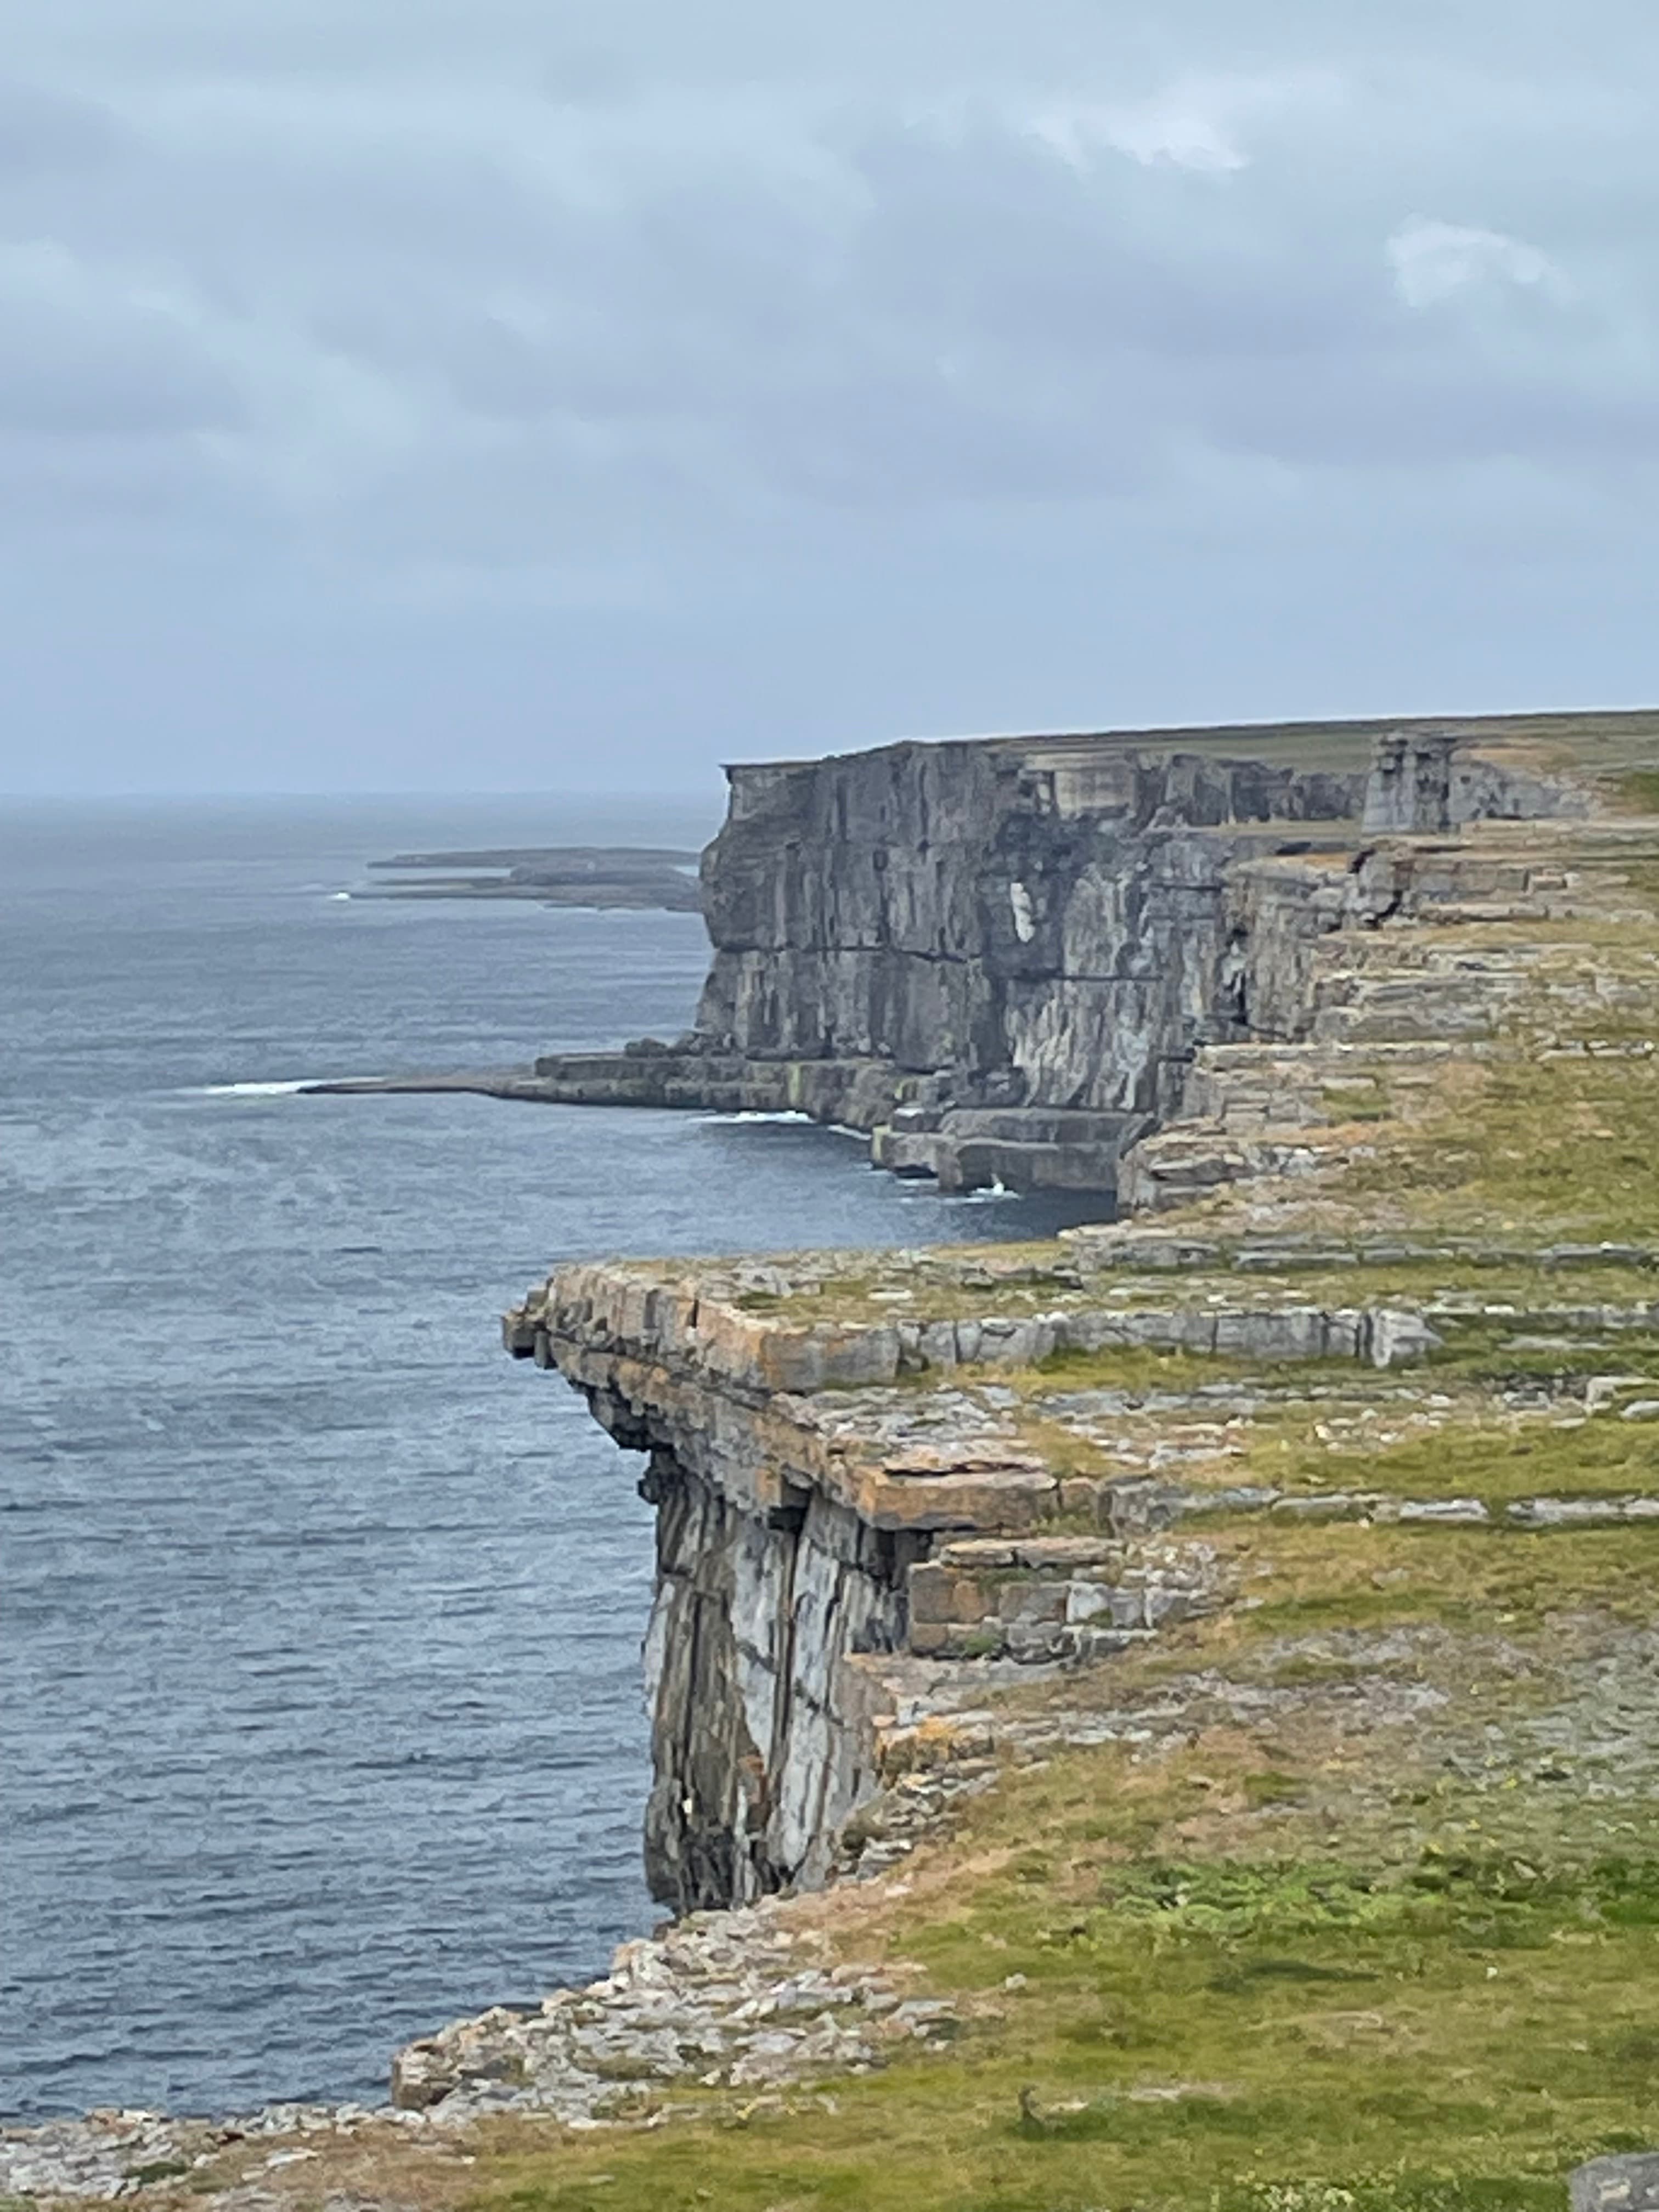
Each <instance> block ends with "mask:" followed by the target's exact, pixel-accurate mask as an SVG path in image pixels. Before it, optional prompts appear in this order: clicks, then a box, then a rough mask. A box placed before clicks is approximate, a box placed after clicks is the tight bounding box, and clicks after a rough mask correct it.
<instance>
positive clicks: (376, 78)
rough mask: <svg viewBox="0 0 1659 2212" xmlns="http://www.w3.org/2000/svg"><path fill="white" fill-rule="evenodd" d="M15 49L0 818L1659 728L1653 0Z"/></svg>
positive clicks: (60, 44)
mask: <svg viewBox="0 0 1659 2212" xmlns="http://www.w3.org/2000/svg"><path fill="white" fill-rule="evenodd" d="M0 13H3V15H4V18H5V36H4V38H3V40H0V54H3V73H0V793H15V794H27V793H69V794H112V793H156V794H162V793H190V792H223V793H255V792H289V793H298V792H304V793H311V792H319V793H322V792H343V793H344V792H365V791H377V792H387V791H410V792H435V793H442V792H462V791H481V792H482V791H495V792H502V793H512V792H519V791H538V792H547V791H559V790H565V789H568V790H573V791H580V792H602V791H603V792H611V793H619V794H627V793H637V794H640V795H641V796H645V795H653V796H662V795H664V794H667V793H675V794H678V793H690V794H701V793H706V792H707V791H708V789H709V788H711V787H715V786H717V784H718V763H720V762H721V761H722V760H726V759H755V758H768V757H786V756H798V755H806V754H812V753H817V752H823V751H825V750H848V749H850V748H853V747H856V746H862V745H866V744H879V743H883V742H885V741H886V740H888V739H890V738H895V737H899V736H938V735H945V734H950V733H953V732H975V731H982V730H992V729H1054V728H1075V727H1108V726H1115V725H1125V724H1132V725H1135V724H1146V723H1179V722H1185V721H1201V720H1242V719H1251V718H1263V719H1267V718H1273V717H1278V716H1285V715H1317V714H1339V713H1352V714H1387V713H1390V712H1395V711H1398V712H1401V713H1430V714H1431V713H1436V712H1447V713H1465V712H1474V711H1478V710H1481V709H1494V710H1496V709H1506V708H1527V707H1545V706H1550V707H1568V706H1575V705H1585V706H1588V705H1616V704H1627V705H1634V704H1651V703H1654V702H1659V674H1656V671H1655V665H1654V664H1655V659H1656V652H1659V625H1656V622H1655V599H1656V580H1659V496H1656V494H1659V131H1656V130H1655V128H1654V113H1655V103H1656V96H1659V11H1656V10H1655V9H1653V7H1652V5H1651V0H1582V4H1580V5H1578V6H1577V7H1575V8H1572V9H1565V8H1563V7H1561V6H1560V5H1559V0H1433V4H1426V0H1021V4H1019V5H1018V6H1010V5H1009V4H1008V0H837V4H836V6H834V7H833V8H820V9H807V8H803V7H798V6H797V7H789V6H780V5H778V3H777V0H605V6H604V7H603V8H599V7H595V6H593V5H592V4H591V0H589V4H586V5H583V6H581V7H577V6H575V5H574V4H570V0H51V5H50V6H49V7H34V8H29V7H27V6H25V5H24V4H23V0H11V4H10V5H9V6H7V5H5V0H0Z"/></svg>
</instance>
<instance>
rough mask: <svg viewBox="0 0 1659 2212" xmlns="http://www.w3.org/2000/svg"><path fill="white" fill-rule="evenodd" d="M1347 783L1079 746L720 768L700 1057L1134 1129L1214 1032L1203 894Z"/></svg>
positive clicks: (1359, 788)
mask: <svg viewBox="0 0 1659 2212" xmlns="http://www.w3.org/2000/svg"><path fill="white" fill-rule="evenodd" d="M1362 796H1363V781H1362V780H1361V779H1358V778H1356V777H1351V776H1341V775H1299V774H1297V773H1296V772H1295V771H1293V770H1291V769H1273V768H1268V767H1266V766H1264V765H1263V764H1262V763H1258V762H1250V761H1233V760H1225V759H1220V760H1212V759H1206V758H1202V757H1198V756H1196V755H1182V754H1178V753H1177V754H1170V755H1166V756H1164V757H1158V756H1155V755H1149V754H1144V753H1142V752H1140V751H1139V750H1133V749H1123V750H1111V749H1109V748H1106V747H1102V748H1100V749H1099V750H1090V749H1088V748H1087V747H1079V748H1076V749H1071V750H1067V749H1063V748H1059V747H1056V748H1054V749H1053V750H1049V751H1046V752H1045V750H1043V749H1042V748H1041V747H1038V746H1032V747H1027V748H1017V747H1011V746H1004V745H996V744H991V745H975V744H951V745H939V746H922V745H900V746H893V747H890V748H888V749H887V750H884V751H881V752H876V753H870V754H865V755H855V756H852V757H848V758H844V759H839V760H830V761H822V762H812V763H805V764H804V765H802V766H799V767H786V768H766V769H733V770H732V809H731V817H730V819H729V820H728V822H727V823H726V828H725V829H723V830H722V831H721V833H720V836H719V837H718V838H717V839H716V840H715V842H714V844H713V846H711V847H710V848H709V851H708V854H707V856H706V858H705V861H704V870H703V882H704V896H705V902H706V908H707V913H708V927H709V933H710V935H711V937H712V939H713V940H714V964H713V967H712V969H711V971H710V974H709V978H708V986H707V988H706V990H705V992H704V994H703V1000H702V1007H701V1010H700V1012H699V1014H698V1020H697V1027H698V1030H699V1033H700V1034H701V1036H702V1037H704V1038H705V1039H707V1040H708V1042H709V1044H710V1045H711V1046H712V1047H713V1048H714V1049H715V1050H717V1051H728V1052H732V1053H734V1054H740V1055H742V1056H744V1057H747V1058H750V1059H755V1060H879V1061H884V1062H886V1063H888V1064H889V1065H890V1066H892V1067H893V1069H894V1070H895V1071H896V1072H897V1073H900V1074H904V1075H910V1076H935V1077H941V1078H943V1079H945V1092H944V1095H945V1097H948V1098H949V1099H950V1100H951V1102H952V1103H958V1104H961V1105H964V1106H974V1105H980V1106H987V1107H1004V1108H1017V1107H1022V1106H1040V1107H1043V1108H1049V1109H1084V1110H1089V1111H1093V1112H1097V1113H1102V1114H1109V1115H1126V1116H1132V1115H1147V1114H1152V1115H1156V1114H1158V1112H1159V1111H1160V1109H1163V1108H1164V1107H1165V1106H1166V1105H1167V1104H1168V1103H1169V1102H1170V1092H1171V1085H1172V1082H1173V1081H1174V1080H1175V1079H1176V1078H1175V1077H1174V1075H1173V1074H1172V1071H1173V1070H1175V1069H1176V1068H1177V1067H1178V1066H1179V1064H1180V1063H1181V1062H1182V1060H1183V1059H1184V1058H1185V1057H1186V1056H1188V1054H1190V1051H1191V1049H1192V1046H1193V1044H1194V1042H1195V1041H1196V1040H1197V1039H1198V1038H1199V1037H1200V1036H1204V1035H1206V1034H1207V1033H1209V1032H1211V1031H1212V1030H1214V1029H1215V1028H1216V1026H1217V1025H1218V1024H1219V1025H1220V1026H1221V1027H1222V1028H1224V1029H1225V1027H1226V1026H1227V1024H1228V1022H1229V1020H1230V1014H1229V1011H1228V1009H1227V1008H1226V1007H1225V1006H1223V1005H1222V1004H1221V1003H1220V1000H1219V994H1218V987H1217V984H1218V974H1219V970H1220V969H1221V966H1222V963H1223V962H1224V959H1225V951H1226V945H1227V933H1228V916H1227V912H1226V896H1225V881H1226V876H1227V871H1228V868H1229V866H1230V864H1231V862H1232V861H1233V860H1235V859H1236V858H1237V857H1238V856H1239V855H1241V854H1249V853H1252V852H1255V851H1257V850H1260V849H1264V848H1266V849H1272V848H1273V845H1274V844H1275V843H1276V842H1281V841H1282V836H1283V832H1282V830H1279V832H1278V834H1277V835H1274V834H1273V833H1271V832H1267V831H1266V830H1265V829H1263V827H1261V825H1266V824H1268V823H1273V824H1274V825H1281V824H1284V823H1327V824H1330V823H1335V822H1338V821H1340V820H1343V819H1344V818H1347V817H1352V816H1354V815H1355V814H1356V813H1357V811H1358V807H1359V805H1360V802H1361V799H1362Z"/></svg>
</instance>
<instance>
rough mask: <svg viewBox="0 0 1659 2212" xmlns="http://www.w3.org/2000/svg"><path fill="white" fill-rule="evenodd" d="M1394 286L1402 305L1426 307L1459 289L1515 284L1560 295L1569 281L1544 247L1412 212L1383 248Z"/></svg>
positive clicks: (1453, 294)
mask: <svg viewBox="0 0 1659 2212" xmlns="http://www.w3.org/2000/svg"><path fill="white" fill-rule="evenodd" d="M1385 251H1386V252H1387V254H1388V258H1389V265H1390V267H1391V268H1392V270H1393V271H1394V283H1395V290H1396V291H1397V292H1398V293H1399V295H1400V297H1401V299H1402V300H1403V301H1405V303H1406V305H1407V307H1435V306H1437V305H1438V303H1439V302H1440V301H1443V300H1449V299H1452V298H1454V297H1455V295H1457V294H1459V293H1462V292H1470V291H1478V290H1480V289H1490V288H1493V287H1497V288H1499V289H1501V288H1503V287H1505V286H1510V285H1514V286H1518V287H1520V288H1521V289H1534V290H1540V291H1543V292H1545V293H1547V294H1550V295H1553V296H1555V297H1558V298H1562V297H1565V295H1566V294H1567V293H1568V291H1569V289H1570V287H1569V285H1568V283H1567V280H1566V278H1565V276H1564V274H1563V273H1562V271H1561V270H1559V268H1558V267H1557V266H1556V264H1555V263H1554V262H1553V261H1552V260H1551V259H1550V258H1549V256H1548V255H1547V253H1543V252H1540V251H1539V249H1538V247H1537V246H1528V244H1527V242H1526V240H1524V239H1520V238H1509V237H1506V236H1505V235H1504V233H1503V232H1502V231H1500V230H1484V229H1481V228H1478V227H1475V226H1473V225H1470V224H1468V223H1457V222H1436V221H1434V220H1432V219H1431V218H1429V217H1425V216H1413V217H1412V219H1411V220H1410V221H1409V222H1403V223H1401V226H1400V228H1399V229H1398V230H1396V231H1395V233H1394V234H1393V236H1392V237H1391V238H1390V239H1389V242H1388V246H1387V247H1386V249H1385Z"/></svg>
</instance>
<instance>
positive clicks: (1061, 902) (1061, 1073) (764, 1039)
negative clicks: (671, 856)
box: [514, 725, 1586, 1192]
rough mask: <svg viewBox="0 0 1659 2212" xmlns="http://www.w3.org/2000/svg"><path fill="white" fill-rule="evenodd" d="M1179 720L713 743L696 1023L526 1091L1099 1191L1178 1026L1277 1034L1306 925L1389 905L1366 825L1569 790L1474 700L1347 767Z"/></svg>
mask: <svg viewBox="0 0 1659 2212" xmlns="http://www.w3.org/2000/svg"><path fill="white" fill-rule="evenodd" d="M1231 734H1236V735H1238V736H1243V735H1246V734H1247V733H1244V732H1238V733H1231ZM1341 734H1342V740H1343V742H1342V743H1341V744H1339V745H1337V746H1336V748H1335V750H1336V752H1337V754H1338V755H1339V757H1340V756H1342V755H1344V754H1345V753H1346V757H1347V759H1348V760H1349V761H1350V762H1351V763H1352V764H1351V765H1349V766H1346V767H1333V768H1324V769H1300V768H1296V767H1291V766H1286V765H1282V764H1276V763H1269V762H1267V761H1264V760H1261V759H1250V758H1248V757H1235V756H1234V755H1232V754H1231V752H1227V751H1224V750H1219V749H1218V747H1217V746H1216V745H1215V744H1214V743H1213V742H1206V743H1203V744H1200V743H1199V742H1197V739H1198V738H1199V737H1200V733H1194V740H1195V741H1194V743H1193V744H1192V745H1191V746H1190V747H1188V746H1187V745H1183V744H1181V743H1179V742H1178V741H1176V740H1175V739H1167V740H1165V741H1164V742H1163V743H1162V744H1159V743H1158V742H1156V741H1154V740H1152V739H1151V738H1144V739H1132V738H1114V737H1097V738H1069V739H1061V738H1030V739H997V740H986V741H979V742H970V743H952V744H927V745H924V744H901V745H893V746H889V747H886V748H884V749H883V750H878V751H874V752H870V753H862V754H854V755H849V756H847V757H840V758H836V759H830V760H823V761H811V762H804V763H781V764H766V765H761V766H755V767H738V768H733V769H730V770H729V771H728V775H729V778H730V783H731V802H730V812H729V816H728V818H727V821H726V826H725V828H724V829H722V830H721V832H720V836H718V837H717V838H716V839H715V841H714V843H713V845H711V846H710V848H708V852H707V854H705V855H704V858H703V867H702V896H703V907H704V912H705V915H706V918H707V921H708V930H709V934H710V937H711V939H712V940H713V946H714V957H713V962H712V965H711V968H710V970H709V975H708V982H707V985H706V986H705V988H704V991H703V994H702V1003H701V1006H700V1007H699V1009H698V1012H697V1018H696V1027H695V1029H694V1030H692V1031H691V1032H690V1033H689V1034H688V1035H687V1036H684V1037H683V1038H681V1039H680V1040H679V1041H678V1042H677V1043H676V1044H673V1045H663V1044H659V1043H655V1042H652V1041H649V1040H645V1041H641V1042H639V1043H637V1044H635V1045H633V1046H631V1047H629V1048H628V1050H627V1051H626V1052H624V1053H622V1054H590V1055H586V1056H580V1057H574V1056H569V1055H565V1056H559V1057H553V1058H548V1059H544V1060H538V1062H537V1064H536V1071H535V1076H534V1079H533V1085H534V1092H535V1094H536V1095H540V1096H542V1097H546V1098H549V1099H552V1100H558V1101H565V1102H572V1103H603V1104H636V1105H654V1106H700V1107H703V1108H706V1109H713V1110H716V1111H732V1110H750V1111H755V1110H759V1111H773V1112H777V1111H794V1112H801V1113H805V1114H807V1115H811V1117H812V1118H813V1119H815V1120H819V1121H830V1122H836V1123H838V1124H841V1125H842V1126H845V1127H853V1128H856V1129H859V1130H868V1131H870V1132H872V1148H873V1157H874V1158H875V1159H876V1161H877V1163H878V1164H879V1165H881V1166H884V1167H886V1168H890V1169H891V1170H893V1171H894V1172H896V1173H897V1174H901V1175H915V1176H937V1177H938V1179H939V1182H941V1183H942V1184H943V1185H945V1187H946V1188H983V1187H988V1186H991V1185H994V1184H997V1183H1000V1184H1003V1185H1005V1186H1006V1187H1009V1188H1023V1189H1030V1188H1057V1189H1072V1190H1089V1191H1100V1192H1110V1191H1111V1190H1112V1188H1114V1186H1115V1181H1116V1176H1117V1169H1118V1162H1119V1159H1120V1157H1121V1153H1122V1152H1123V1151H1124V1150H1125V1148H1126V1147H1127V1146H1128V1145H1130V1144H1132V1143H1133V1141H1134V1140H1135V1139H1137V1138H1138V1137H1139V1136H1140V1135H1142V1134H1144V1133H1146V1132H1148V1131H1150V1130H1152V1129H1155V1128H1157V1127H1159V1126H1161V1125H1162V1124H1163V1123H1164V1121H1167V1120H1168V1119H1170V1117H1171V1115H1174V1114H1175V1113H1176V1111H1177V1110H1179V1109H1180V1105H1181V1100H1182V1087H1183V1085H1184V1083H1185V1080H1186V1077H1187V1073H1188V1069H1189V1067H1190V1066H1191V1064H1192V1061H1193V1059H1194V1054H1196V1053H1198V1052H1200V1051H1201V1050H1202V1049H1204V1048H1206V1047H1209V1046H1216V1045H1225V1044H1228V1043H1234V1042H1247V1041H1249V1040H1251V1039H1255V1038H1259V1037H1262V1036H1272V1037H1281V1036H1288V1037H1295V1036H1299V1035H1300V1034H1301V1033H1302V1030H1303V1027H1304V1024H1305V1022H1306V1019H1307V1018H1308V1009H1309V1000H1308V994H1307V990H1306V987H1305V973H1306V969H1307V967H1308V964H1309V962H1310V957H1311V955H1312V949H1313V947H1314V946H1315V945H1316V943H1317V941H1318V939H1320V938H1321V937H1322V936H1323V935H1324V934H1326V933H1328V932H1330V931H1334V930H1337V929H1340V928H1343V927H1370V926H1375V925H1376V923H1377V922H1378V921H1380V920H1382V919H1383V918H1385V917H1387V916H1388V915H1389V914H1391V913H1392V912H1394V911H1395V910H1396V908H1397V906H1398V903H1399V901H1400V899H1401V896H1402V895H1403V886H1402V884H1401V881H1400V880H1399V878H1401V874H1402V868H1403V872H1404V874H1405V875H1406V877H1407V878H1411V877H1412V876H1413V870H1414V864H1413V862H1411V861H1409V860H1408V861H1406V862H1404V863H1402V860H1401V855H1400V854H1399V852H1398V851H1397V850H1395V849H1384V850H1379V849H1378V848H1377V845H1376V839H1377V838H1383V837H1392V838H1396V839H1397V838H1400V837H1401V836H1422V835H1425V834H1439V835H1444V834H1446V833H1449V832H1454V831H1455V830H1457V829H1459V828H1460V827H1462V826H1463V825H1466V824H1468V823H1472V822H1477V821H1481V820H1486V819H1489V818H1497V817H1503V818H1520V817H1537V816H1542V815H1560V814H1562V813H1564V812H1565V813H1572V812H1577V811H1583V807H1584V805H1585V804H1586V801H1585V799H1584V798H1583V794H1582V793H1580V792H1578V791H1577V790H1576V789H1575V788H1573V787H1571V786H1570V785H1567V784H1564V783H1561V782H1559V781H1553V780H1552V779H1550V778H1548V777H1547V776H1544V775H1539V774H1537V773H1534V772H1531V771H1529V770H1527V769H1522V768H1521V767H1518V766H1516V765H1515V764H1514V763H1510V761H1509V760H1507V759H1506V758H1505V757H1504V756H1503V754H1502V752H1501V750H1493V749H1492V746H1491V744H1486V746H1484V747H1483V746H1482V745H1480V744H1478V743H1477V742H1476V740H1477V739H1478V738H1480V734H1481V732H1480V726H1467V727H1465V726H1425V725H1407V726H1402V727H1401V728H1400V729H1397V730H1393V731H1387V732H1383V733H1381V734H1380V735H1376V736H1375V746H1376V758H1375V761H1374V763H1372V764H1371V765H1370V767H1369V769H1368V768H1367V765H1366V749H1367V746H1368V745H1369V744H1370V743H1371V742H1372V740H1373V736H1374V733H1373V732H1372V731H1371V729H1370V726H1358V727H1357V728H1355V729H1353V730H1350V731H1346V732H1342V733H1341ZM1286 864H1290V865H1286ZM1432 872H1433V871H1432V869H1430V870H1429V871H1428V873H1427V875H1425V878H1424V883H1425V885H1426V884H1427V882H1428V880H1429V878H1430V877H1431V875H1432ZM1422 895H1424V896H1431V895H1432V894H1431V892H1429V891H1427V890H1426V889H1425V890H1424V892H1423V893H1422ZM514 1095H520V1096H523V1095H532V1094H531V1093H530V1092H528V1091H526V1090H525V1089H523V1088H520V1089H518V1090H516V1091H515V1094H514Z"/></svg>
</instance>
